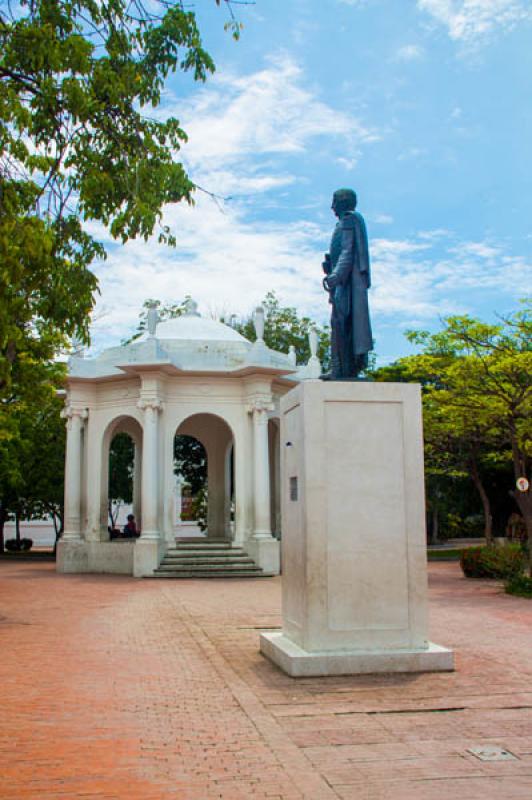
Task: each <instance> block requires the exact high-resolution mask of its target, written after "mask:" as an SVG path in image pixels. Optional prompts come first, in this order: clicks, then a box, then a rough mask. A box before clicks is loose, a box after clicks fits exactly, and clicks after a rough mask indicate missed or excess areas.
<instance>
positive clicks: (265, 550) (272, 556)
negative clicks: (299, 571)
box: [246, 536, 281, 575]
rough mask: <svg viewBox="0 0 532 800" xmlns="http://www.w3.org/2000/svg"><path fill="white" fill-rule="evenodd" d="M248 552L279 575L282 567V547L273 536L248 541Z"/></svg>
mask: <svg viewBox="0 0 532 800" xmlns="http://www.w3.org/2000/svg"><path fill="white" fill-rule="evenodd" d="M246 552H247V554H248V555H249V556H250V557H251V558H252V559H253V561H254V562H255V563H256V564H257V565H258V566H259V567H261V569H263V570H264V572H268V573H270V574H271V575H278V574H279V572H280V568H281V563H280V561H281V547H280V544H279V541H278V540H277V539H274V538H273V536H265V537H264V538H253V537H252V538H251V539H248V541H247V543H246Z"/></svg>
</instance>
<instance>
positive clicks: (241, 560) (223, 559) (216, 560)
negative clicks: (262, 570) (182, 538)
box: [163, 553, 254, 564]
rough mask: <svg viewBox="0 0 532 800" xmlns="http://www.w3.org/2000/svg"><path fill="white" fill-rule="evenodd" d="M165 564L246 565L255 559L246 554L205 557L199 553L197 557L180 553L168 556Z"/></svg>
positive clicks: (165, 558)
mask: <svg viewBox="0 0 532 800" xmlns="http://www.w3.org/2000/svg"><path fill="white" fill-rule="evenodd" d="M163 561H164V563H165V564H166V563H167V562H170V561H171V562H172V563H175V562H176V561H179V562H180V563H182V564H197V563H199V564H227V563H228V562H229V561H231V562H234V563H235V564H245V563H250V564H253V563H254V562H253V559H252V558H250V557H249V556H247V555H246V554H245V553H242V554H238V553H237V555H236V556H234V555H226V556H218V555H216V556H205V555H202V554H201V553H199V554H198V555H197V556H189V555H187V556H181V555H179V553H171V554H168V553H167V554H166V555H165V557H164V559H163Z"/></svg>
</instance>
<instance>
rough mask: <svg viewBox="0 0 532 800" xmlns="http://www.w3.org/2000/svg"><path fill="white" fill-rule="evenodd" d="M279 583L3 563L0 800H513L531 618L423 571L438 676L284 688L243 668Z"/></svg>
mask: <svg viewBox="0 0 532 800" xmlns="http://www.w3.org/2000/svg"><path fill="white" fill-rule="evenodd" d="M280 585H281V584H280V579H278V578H276V579H270V580H261V581H257V582H255V581H251V580H239V579H235V580H231V581H224V580H216V581H205V582H202V581H195V580H190V581H183V582H181V581H168V582H165V581H157V582H156V581H138V580H134V579H132V578H127V577H118V576H103V575H102V576H96V575H58V574H56V573H55V571H54V568H53V565H52V564H46V563H42V564H33V563H32V562H18V563H17V562H11V563H10V562H7V561H1V562H0V647H1V652H2V657H1V658H0V686H2V707H1V709H2V710H1V720H0V723H1V724H0V764H1V765H2V766H1V770H0V798H2V800H14V798H32V800H41V798H43V800H51V799H52V798H58V800H59V798H68V800H76V798H102V799H105V800H123V799H124V800H125V798H127V800H164V798H172V799H176V798H177V799H178V800H181V799H182V800H211V798H212V799H214V798H222V800H226V798H227V800H240V798H242V799H243V800H246V799H247V798H253V800H259V799H260V798H270V799H271V800H299V799H300V798H309V800H322V798H323V800H331V799H334V798H345V800H347V799H348V798H349V800H351V798H353V800H388V798H393V800H401V799H402V798H409V800H443V798H445V799H446V800H448V798H449V797H453V800H461V798H463V799H464V800H477V798H478V800H491V799H492V798H493V799H495V798H497V800H502V798H504V800H524V798H527V800H530V797H532V691H529V687H530V686H532V681H531V678H532V637H531V630H532V625H531V623H532V603H530V602H529V601H526V600H521V599H518V598H512V597H509V596H507V595H504V594H503V593H502V591H501V588H500V585H499V584H498V583H497V582H493V581H489V582H487V583H483V582H482V583H481V582H478V581H466V580H465V579H464V578H463V577H462V576H461V575H460V573H459V570H458V567H457V565H455V564H434V565H430V594H429V596H430V601H431V626H432V630H431V638H432V639H433V640H434V641H437V642H439V643H441V644H444V645H448V646H451V647H453V648H454V649H455V650H456V653H457V663H458V670H457V671H456V672H455V673H452V674H451V673H445V674H439V675H438V674H433V675H429V674H427V675H388V676H386V675H365V676H345V677H340V678H326V679H304V680H299V681H298V680H294V679H292V678H289V677H287V676H286V675H284V674H282V673H281V672H280V671H279V670H277V669H276V668H275V667H273V665H271V664H270V663H269V662H267V661H266V660H265V659H264V658H262V656H261V655H260V654H259V652H258V636H259V631H260V629H261V628H262V627H264V628H275V627H278V626H279V625H280V622H281V619H280ZM490 745H491V746H494V745H497V746H500V747H503V748H505V749H508V750H510V752H512V753H514V754H515V755H516V757H517V758H516V760H515V761H506V762H490V763H487V762H481V761H479V760H478V759H476V758H475V757H474V756H472V755H471V754H469V753H468V752H467V751H468V749H469V748H470V747H479V746H490Z"/></svg>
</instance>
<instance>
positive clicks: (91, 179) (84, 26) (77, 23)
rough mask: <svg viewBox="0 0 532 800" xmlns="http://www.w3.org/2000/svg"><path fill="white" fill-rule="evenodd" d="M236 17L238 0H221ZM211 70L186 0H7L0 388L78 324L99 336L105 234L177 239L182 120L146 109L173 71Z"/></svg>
mask: <svg viewBox="0 0 532 800" xmlns="http://www.w3.org/2000/svg"><path fill="white" fill-rule="evenodd" d="M215 2H216V4H217V5H221V4H223V5H225V7H226V8H227V9H228V10H229V12H230V19H229V23H228V25H229V27H230V28H231V30H232V32H233V35H234V36H235V37H237V36H238V32H239V27H240V26H239V24H238V23H237V21H236V20H235V18H234V15H233V13H232V8H231V7H232V3H231V0H215ZM176 70H182V71H184V72H190V73H191V74H192V76H193V78H194V80H198V81H204V80H205V78H206V76H207V75H208V74H209V73H211V72H213V70H214V64H213V62H212V59H211V58H210V56H209V55H208V53H207V52H206V51H205V50H204V49H203V46H202V42H201V37H200V33H199V30H198V27H197V24H196V17H195V14H194V12H193V11H192V10H190V9H187V8H186V7H185V5H184V4H183V3H182V2H179V0H175V2H167V0H154V2H152V3H146V4H144V2H143V0H132V2H129V0H102V2H98V3H95V2H93V0H76V2H70V1H69V2H66V0H32V2H28V1H27V0H19V1H18V2H14V3H11V2H9V0H0V398H4V399H5V398H7V399H8V400H11V399H13V398H16V397H18V396H20V393H21V392H22V391H23V390H24V388H25V387H26V386H27V384H28V383H32V384H34V383H35V382H36V380H41V379H42V377H43V374H42V371H41V370H40V369H39V367H40V365H41V364H43V363H45V364H46V363H47V362H49V361H50V360H51V359H52V358H53V357H54V355H55V354H56V352H57V350H58V349H59V348H61V347H65V346H66V345H67V343H68V339H69V338H70V337H73V336H76V337H78V338H80V339H81V340H82V341H84V342H88V337H89V333H88V324H89V315H90V312H91V309H92V307H93V303H94V293H95V291H96V290H97V281H96V278H95V276H94V275H93V273H92V272H91V271H90V264H91V262H92V261H93V259H94V258H95V257H100V258H103V257H104V256H105V252H104V248H103V246H102V245H101V244H100V243H99V242H97V241H96V240H95V239H94V238H93V237H92V235H91V234H90V233H89V230H88V228H87V227H86V223H87V222H97V223H102V224H103V225H105V226H106V227H107V228H108V229H109V231H110V232H111V234H112V236H113V237H114V238H116V239H119V240H121V241H122V242H126V241H127V240H128V239H132V238H135V237H138V236H142V237H143V238H144V239H147V238H148V237H149V236H151V235H152V233H153V231H154V230H155V228H156V226H157V225H159V239H160V240H161V241H165V242H168V243H169V244H174V243H175V238H174V236H173V234H172V233H171V232H170V230H169V229H168V228H167V227H160V225H161V214H162V208H163V206H164V204H165V203H175V202H179V201H181V200H184V201H186V202H188V203H191V202H192V193H193V190H194V188H195V187H194V184H193V182H192V181H191V179H190V178H189V176H188V175H187V174H186V171H185V169H184V167H183V165H182V164H181V163H180V162H179V161H177V160H176V159H175V153H176V152H178V151H179V148H180V145H181V144H182V142H184V141H186V134H185V132H184V130H183V129H182V128H181V126H180V124H179V121H178V120H177V119H175V118H170V119H167V120H165V121H161V120H158V119H154V118H153V117H150V116H148V114H147V113H146V111H145V109H149V108H152V109H153V108H155V107H157V106H158V105H159V103H160V101H161V92H162V89H163V86H164V81H165V79H166V78H167V76H168V75H169V74H170V73H172V72H174V71H176Z"/></svg>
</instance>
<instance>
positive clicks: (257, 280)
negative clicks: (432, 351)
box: [93, 0, 532, 363]
mask: <svg viewBox="0 0 532 800" xmlns="http://www.w3.org/2000/svg"><path fill="white" fill-rule="evenodd" d="M196 11H197V14H198V18H199V22H200V26H201V29H202V32H203V36H204V43H205V46H206V48H207V50H208V51H209V52H210V53H211V55H212V56H213V58H214V60H215V62H216V65H217V72H216V74H215V76H214V77H213V78H211V79H209V80H208V82H207V83H206V84H205V85H198V84H194V83H193V81H192V80H191V79H190V78H189V77H188V76H182V75H179V76H177V75H176V76H173V77H172V78H171V79H170V80H169V81H168V84H167V89H166V92H165V95H164V102H163V105H162V106H161V107H160V108H159V109H158V112H157V113H158V114H159V115H161V116H165V115H170V114H171V115H174V116H177V117H178V118H179V119H180V121H181V122H182V124H183V126H184V128H185V130H186V131H187V132H188V134H189V143H188V144H187V145H186V146H185V147H184V148H183V150H182V152H181V154H180V155H181V157H182V158H183V160H184V162H185V164H186V165H187V167H188V169H189V174H190V175H191V177H192V179H193V180H194V181H195V182H197V183H198V184H199V185H201V186H204V187H205V188H206V189H209V190H210V191H212V192H215V193H217V194H219V195H221V196H223V197H228V196H230V197H231V199H230V200H228V201H227V202H224V203H220V204H216V203H215V202H213V201H212V199H211V198H209V197H208V196H206V195H202V194H201V193H198V194H197V196H196V200H197V202H196V205H195V206H194V207H193V208H188V207H183V206H176V207H169V208H168V209H167V210H166V214H165V221H166V222H167V223H168V224H170V225H171V226H172V228H173V230H174V232H175V233H176V235H177V238H178V246H177V249H176V250H173V249H168V248H164V247H162V246H159V245H158V244H157V242H156V238H155V237H154V239H153V240H152V241H150V242H148V243H144V242H133V243H130V244H128V245H126V246H125V247H122V246H117V245H112V244H111V243H109V242H106V244H109V245H110V247H109V249H110V255H109V258H108V260H107V262H106V263H105V264H99V265H97V267H96V271H97V274H98V276H99V279H100V286H101V291H102V295H101V298H100V299H99V301H98V306H97V309H96V313H95V322H94V328H93V341H94V347H95V349H96V350H98V349H101V347H104V346H109V345H111V344H115V343H117V342H118V341H119V340H120V339H121V338H122V337H123V336H124V335H126V334H127V333H128V332H130V331H131V330H132V328H133V327H134V325H135V322H136V319H137V315H138V311H139V308H140V306H141V304H142V301H143V300H144V299H145V298H147V297H157V298H159V299H161V300H163V301H175V300H179V299H181V298H182V297H183V296H184V295H185V294H187V293H189V294H192V295H193V297H194V298H195V299H196V300H197V301H198V302H199V303H200V310H202V312H203V313H204V314H209V315H219V314H224V313H236V314H238V315H246V314H248V313H249V312H250V311H251V310H252V308H253V307H254V306H255V305H257V304H258V303H259V302H260V300H261V299H262V298H263V297H264V295H265V293H266V292H267V291H268V290H269V289H275V290H276V291H277V292H278V295H279V297H280V299H281V301H282V302H283V303H284V304H287V305H294V306H296V307H297V308H298V310H299V311H300V312H301V313H306V314H309V315H311V316H312V317H314V318H315V319H316V320H317V321H319V322H325V321H326V319H327V316H328V308H327V302H326V296H325V294H324V293H323V290H322V289H321V267H320V263H321V260H322V254H323V252H325V251H326V250H327V249H328V243H329V240H330V235H331V232H332V229H333V227H334V218H333V216H332V213H331V211H330V200H331V195H332V192H333V191H334V190H335V189H337V188H339V187H341V186H351V187H353V188H355V189H356V191H357V193H358V196H359V210H360V211H361V212H362V213H363V214H364V216H365V218H366V221H367V225H368V231H369V236H370V253H371V257H372V268H373V288H372V290H371V292H370V307H371V311H372V318H373V328H374V335H375V339H376V352H377V357H378V360H379V362H381V363H384V362H388V361H390V360H393V359H394V358H396V357H398V356H399V355H402V354H404V353H407V352H409V348H410V346H409V345H408V344H407V342H406V340H405V339H404V336H403V331H404V330H405V329H407V328H410V327H422V328H430V329H434V328H437V327H438V326H439V320H440V318H441V317H442V316H445V315H447V314H453V313H469V314H473V315H476V316H481V317H484V318H486V319H492V318H493V316H494V314H496V313H499V314H504V313H508V312H510V311H512V310H513V309H514V308H516V306H517V300H518V298H519V297H522V296H524V295H525V294H526V293H530V287H531V285H532V192H531V188H532V161H531V158H530V146H531V142H532V102H531V100H532V47H531V46H530V45H531V43H532V7H531V3H530V0H257V2H256V3H255V4H254V5H249V6H240V7H238V6H237V7H235V11H236V13H237V14H238V16H239V18H240V20H241V21H242V22H243V24H244V30H243V32H242V37H241V39H240V41H239V42H234V41H233V39H232V38H231V37H230V35H229V34H227V33H225V32H224V30H223V23H224V21H225V17H224V11H223V10H220V9H217V8H216V6H215V3H214V0H212V1H211V0H198V2H197V4H196Z"/></svg>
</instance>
